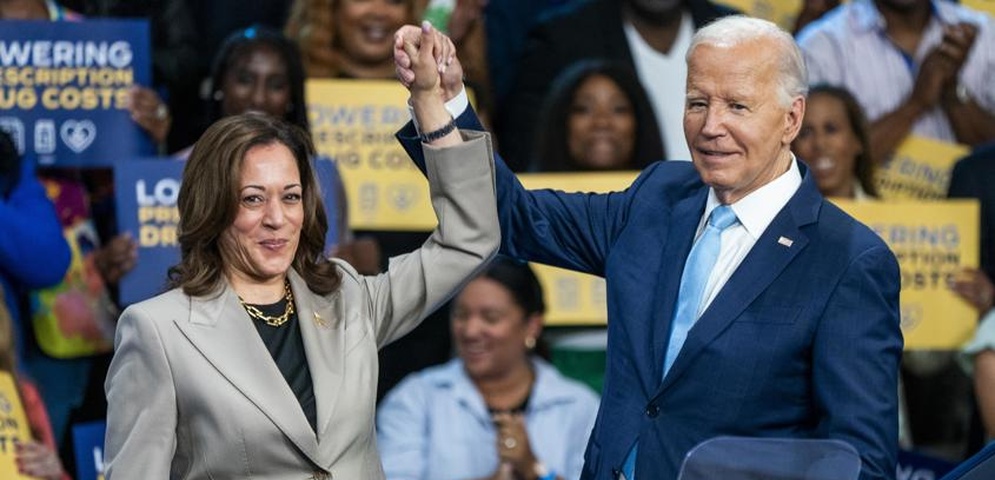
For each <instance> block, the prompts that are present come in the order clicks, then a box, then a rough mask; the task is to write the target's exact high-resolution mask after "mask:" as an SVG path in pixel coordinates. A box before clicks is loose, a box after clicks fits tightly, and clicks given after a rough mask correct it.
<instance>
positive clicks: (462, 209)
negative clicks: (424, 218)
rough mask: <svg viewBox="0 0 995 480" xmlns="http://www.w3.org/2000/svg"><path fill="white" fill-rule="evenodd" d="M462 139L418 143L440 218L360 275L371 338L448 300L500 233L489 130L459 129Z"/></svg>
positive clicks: (386, 335)
mask: <svg viewBox="0 0 995 480" xmlns="http://www.w3.org/2000/svg"><path fill="white" fill-rule="evenodd" d="M462 135H463V138H464V140H465V142H464V143H462V144H460V145H457V146H452V147H447V148H434V147H431V146H428V145H423V147H422V148H423V149H424V152H425V156H426V160H427V176H428V182H429V191H430V195H431V198H432V208H433V209H434V210H435V215H436V218H438V220H439V223H438V226H437V227H436V228H435V230H434V231H433V232H432V235H431V236H430V237H429V238H428V240H426V241H425V243H424V244H423V245H422V246H421V247H420V248H419V249H418V250H415V251H414V252H411V253H408V254H405V255H400V256H397V257H394V258H391V259H390V265H389V267H388V270H387V272H386V273H384V274H381V275H378V276H376V277H366V278H365V282H366V286H367V290H368V292H369V295H370V300H371V305H370V306H371V308H372V310H373V312H372V318H373V322H374V326H373V327H374V330H375V332H376V337H377V345H378V346H380V347H382V346H383V345H386V344H387V343H390V342H391V341H393V340H396V339H397V338H399V337H401V336H403V335H404V334H405V333H407V332H409V331H410V330H411V329H413V328H414V327H415V326H416V325H418V323H419V322H421V320H422V319H424V318H425V317H426V316H427V315H428V314H429V313H431V312H432V311H434V310H435V309H436V308H438V307H439V306H440V305H442V304H443V303H444V302H446V301H447V300H449V298H450V297H452V295H454V294H455V293H456V292H457V291H458V290H459V289H460V288H462V286H463V284H465V283H466V282H467V281H468V280H469V279H470V278H471V277H472V276H473V275H474V274H476V273H477V272H478V271H479V270H481V269H482V268H483V266H484V265H485V264H486V263H487V262H488V261H489V260H490V259H491V258H492V257H493V256H494V254H495V253H496V252H497V249H498V246H499V244H500V240H501V233H500V227H499V225H498V218H497V200H496V193H495V185H494V177H495V174H494V157H493V147H492V145H491V138H490V135H488V134H486V133H480V132H466V131H464V132H462Z"/></svg>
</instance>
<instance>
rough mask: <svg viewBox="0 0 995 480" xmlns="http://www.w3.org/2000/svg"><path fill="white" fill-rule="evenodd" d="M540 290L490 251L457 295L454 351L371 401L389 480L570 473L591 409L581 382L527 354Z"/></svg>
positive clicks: (538, 328)
mask: <svg viewBox="0 0 995 480" xmlns="http://www.w3.org/2000/svg"><path fill="white" fill-rule="evenodd" d="M544 311H545V305H544V303H543V298H542V288H541V287H540V285H539V282H538V280H537V279H536V277H535V274H534V273H533V272H532V270H531V269H530V268H529V266H528V265H527V264H523V263H519V262H517V261H515V260H512V259H508V258H506V257H498V258H497V259H496V260H495V261H494V262H493V263H492V264H491V265H490V266H489V267H488V269H487V270H486V271H485V272H484V273H483V274H481V275H480V276H479V277H477V278H476V279H474V280H473V281H471V282H470V283H469V284H467V286H466V287H465V288H464V289H463V291H462V292H461V293H460V294H459V295H458V296H457V297H456V300H455V301H454V303H453V310H452V333H453V341H454V342H455V344H456V348H457V351H458V354H459V358H455V359H453V360H451V361H449V362H448V363H446V364H443V365H439V366H436V367H432V368H428V369H425V370H423V371H421V372H417V373H414V374H412V375H410V376H408V377H407V378H406V379H404V380H403V381H402V382H401V383H400V384H399V385H398V386H397V387H396V388H394V390H392V391H391V392H390V393H389V394H388V395H387V397H385V398H384V400H383V402H382V403H381V404H380V407H379V409H378V413H377V442H378V444H379V449H380V455H381V459H382V460H383V465H384V472H385V473H386V475H387V478H388V479H389V480H402V479H405V480H408V479H410V480H414V479H421V480H428V479H431V480H446V479H452V480H467V479H495V480H497V479H508V480H511V479H516V478H525V479H542V480H552V479H564V480H570V479H577V478H579V477H580V473H581V468H582V466H583V463H584V458H583V457H584V449H585V448H586V446H587V439H588V436H589V435H590V432H591V428H592V427H593V426H594V419H595V416H596V415H597V410H598V397H597V395H596V394H595V393H594V392H593V391H591V389H589V388H588V387H587V386H585V385H583V384H581V383H579V382H576V381H574V380H570V379H567V378H566V377H564V376H563V375H561V374H560V373H559V372H557V371H556V369H555V368H554V367H553V366H552V365H550V364H549V363H547V362H546V361H544V360H542V359H541V358H539V357H538V356H537V355H533V353H534V350H535V347H536V342H537V339H538V338H539V335H540V333H541V332H542V322H543V312H544Z"/></svg>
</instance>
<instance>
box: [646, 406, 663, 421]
mask: <svg viewBox="0 0 995 480" xmlns="http://www.w3.org/2000/svg"><path fill="white" fill-rule="evenodd" d="M659 414H660V407H659V406H658V405H657V404H655V403H651V404H649V406H647V407H646V416H647V417H650V418H656V416H657V415H659Z"/></svg>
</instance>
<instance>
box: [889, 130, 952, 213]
mask: <svg viewBox="0 0 995 480" xmlns="http://www.w3.org/2000/svg"><path fill="white" fill-rule="evenodd" d="M969 151H970V150H969V149H968V147H966V146H963V145H959V144H955V143H947V142H941V141H937V140H932V139H929V138H924V137H917V136H912V135H910V136H909V137H908V138H906V139H905V141H903V142H902V143H901V144H900V145H899V146H898V149H897V150H896V151H895V155H894V156H893V157H892V158H891V160H889V161H888V162H887V163H885V164H884V165H883V166H882V167H881V168H880V169H879V170H878V172H877V178H876V180H877V184H878V191H879V192H880V194H881V198H883V199H885V200H937V199H942V198H946V196H947V187H948V186H949V185H950V172H951V170H953V168H954V163H956V162H957V159H959V158H961V157H963V156H964V155H967V154H968V153H969Z"/></svg>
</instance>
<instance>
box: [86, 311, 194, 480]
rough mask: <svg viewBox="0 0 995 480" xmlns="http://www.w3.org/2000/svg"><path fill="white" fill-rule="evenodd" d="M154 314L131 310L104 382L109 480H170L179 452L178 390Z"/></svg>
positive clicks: (123, 321) (118, 335)
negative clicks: (174, 455)
mask: <svg viewBox="0 0 995 480" xmlns="http://www.w3.org/2000/svg"><path fill="white" fill-rule="evenodd" d="M156 327H157V326H156V324H155V322H154V321H153V319H152V317H151V315H148V314H147V312H144V311H142V310H141V309H140V308H138V307H136V306H132V307H129V308H128V309H127V310H125V311H124V313H123V314H122V315H121V319H120V320H119V321H118V324H117V331H116V339H115V342H114V344H115V352H114V359H113V361H112V362H111V365H110V370H109V371H108V372H107V379H106V381H105V384H104V388H105V391H106V393H107V433H106V439H105V445H104V455H105V458H106V471H105V473H106V478H107V479H108V480H110V479H112V478H122V479H127V478H169V477H170V467H171V464H172V459H173V453H174V452H175V451H176V420H177V414H176V391H175V389H174V386H173V385H174V384H173V375H172V372H171V371H170V367H169V362H168V361H167V359H166V352H165V349H164V347H163V342H162V339H161V337H160V333H159V330H158V328H156Z"/></svg>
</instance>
